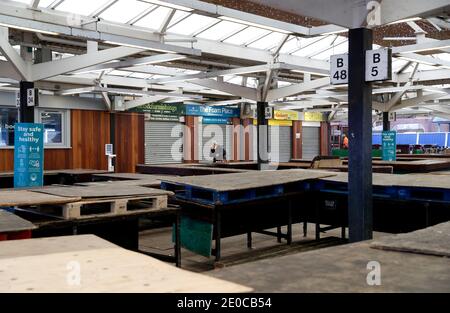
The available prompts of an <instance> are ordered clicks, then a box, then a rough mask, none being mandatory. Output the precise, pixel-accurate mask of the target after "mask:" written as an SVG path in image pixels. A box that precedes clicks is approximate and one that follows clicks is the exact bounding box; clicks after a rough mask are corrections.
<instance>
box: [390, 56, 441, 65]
mask: <svg viewBox="0 0 450 313" xmlns="http://www.w3.org/2000/svg"><path fill="white" fill-rule="evenodd" d="M397 58H399V59H402V60H405V61H410V62H415V63H421V64H426V65H439V64H436V63H431V62H427V61H423V60H417V59H413V58H408V57H404V56H399V57H397ZM436 61H438V60H436Z"/></svg>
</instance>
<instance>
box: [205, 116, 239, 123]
mask: <svg viewBox="0 0 450 313" xmlns="http://www.w3.org/2000/svg"><path fill="white" fill-rule="evenodd" d="M202 123H203V124H226V125H232V124H233V122H232V121H231V118H227V117H214V116H212V117H211V116H204V117H203V119H202Z"/></svg>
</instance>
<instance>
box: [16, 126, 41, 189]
mask: <svg viewBox="0 0 450 313" xmlns="http://www.w3.org/2000/svg"><path fill="white" fill-rule="evenodd" d="M43 133H44V125H43V124H37V123H17V124H16V125H15V127H14V187H15V188H19V187H40V186H42V185H43V174H44V136H43Z"/></svg>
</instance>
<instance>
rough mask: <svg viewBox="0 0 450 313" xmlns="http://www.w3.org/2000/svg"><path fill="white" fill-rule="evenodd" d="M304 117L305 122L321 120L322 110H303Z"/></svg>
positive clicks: (323, 119)
mask: <svg viewBox="0 0 450 313" xmlns="http://www.w3.org/2000/svg"><path fill="white" fill-rule="evenodd" d="M304 117H305V118H304V119H305V121H307V122H323V121H325V116H324V114H323V113H322V112H305V114H304Z"/></svg>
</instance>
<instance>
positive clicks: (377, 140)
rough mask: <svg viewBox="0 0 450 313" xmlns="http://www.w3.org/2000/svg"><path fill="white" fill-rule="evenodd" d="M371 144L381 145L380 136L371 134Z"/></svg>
mask: <svg viewBox="0 0 450 313" xmlns="http://www.w3.org/2000/svg"><path fill="white" fill-rule="evenodd" d="M372 144H373V145H381V134H380V133H374V134H372Z"/></svg>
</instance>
